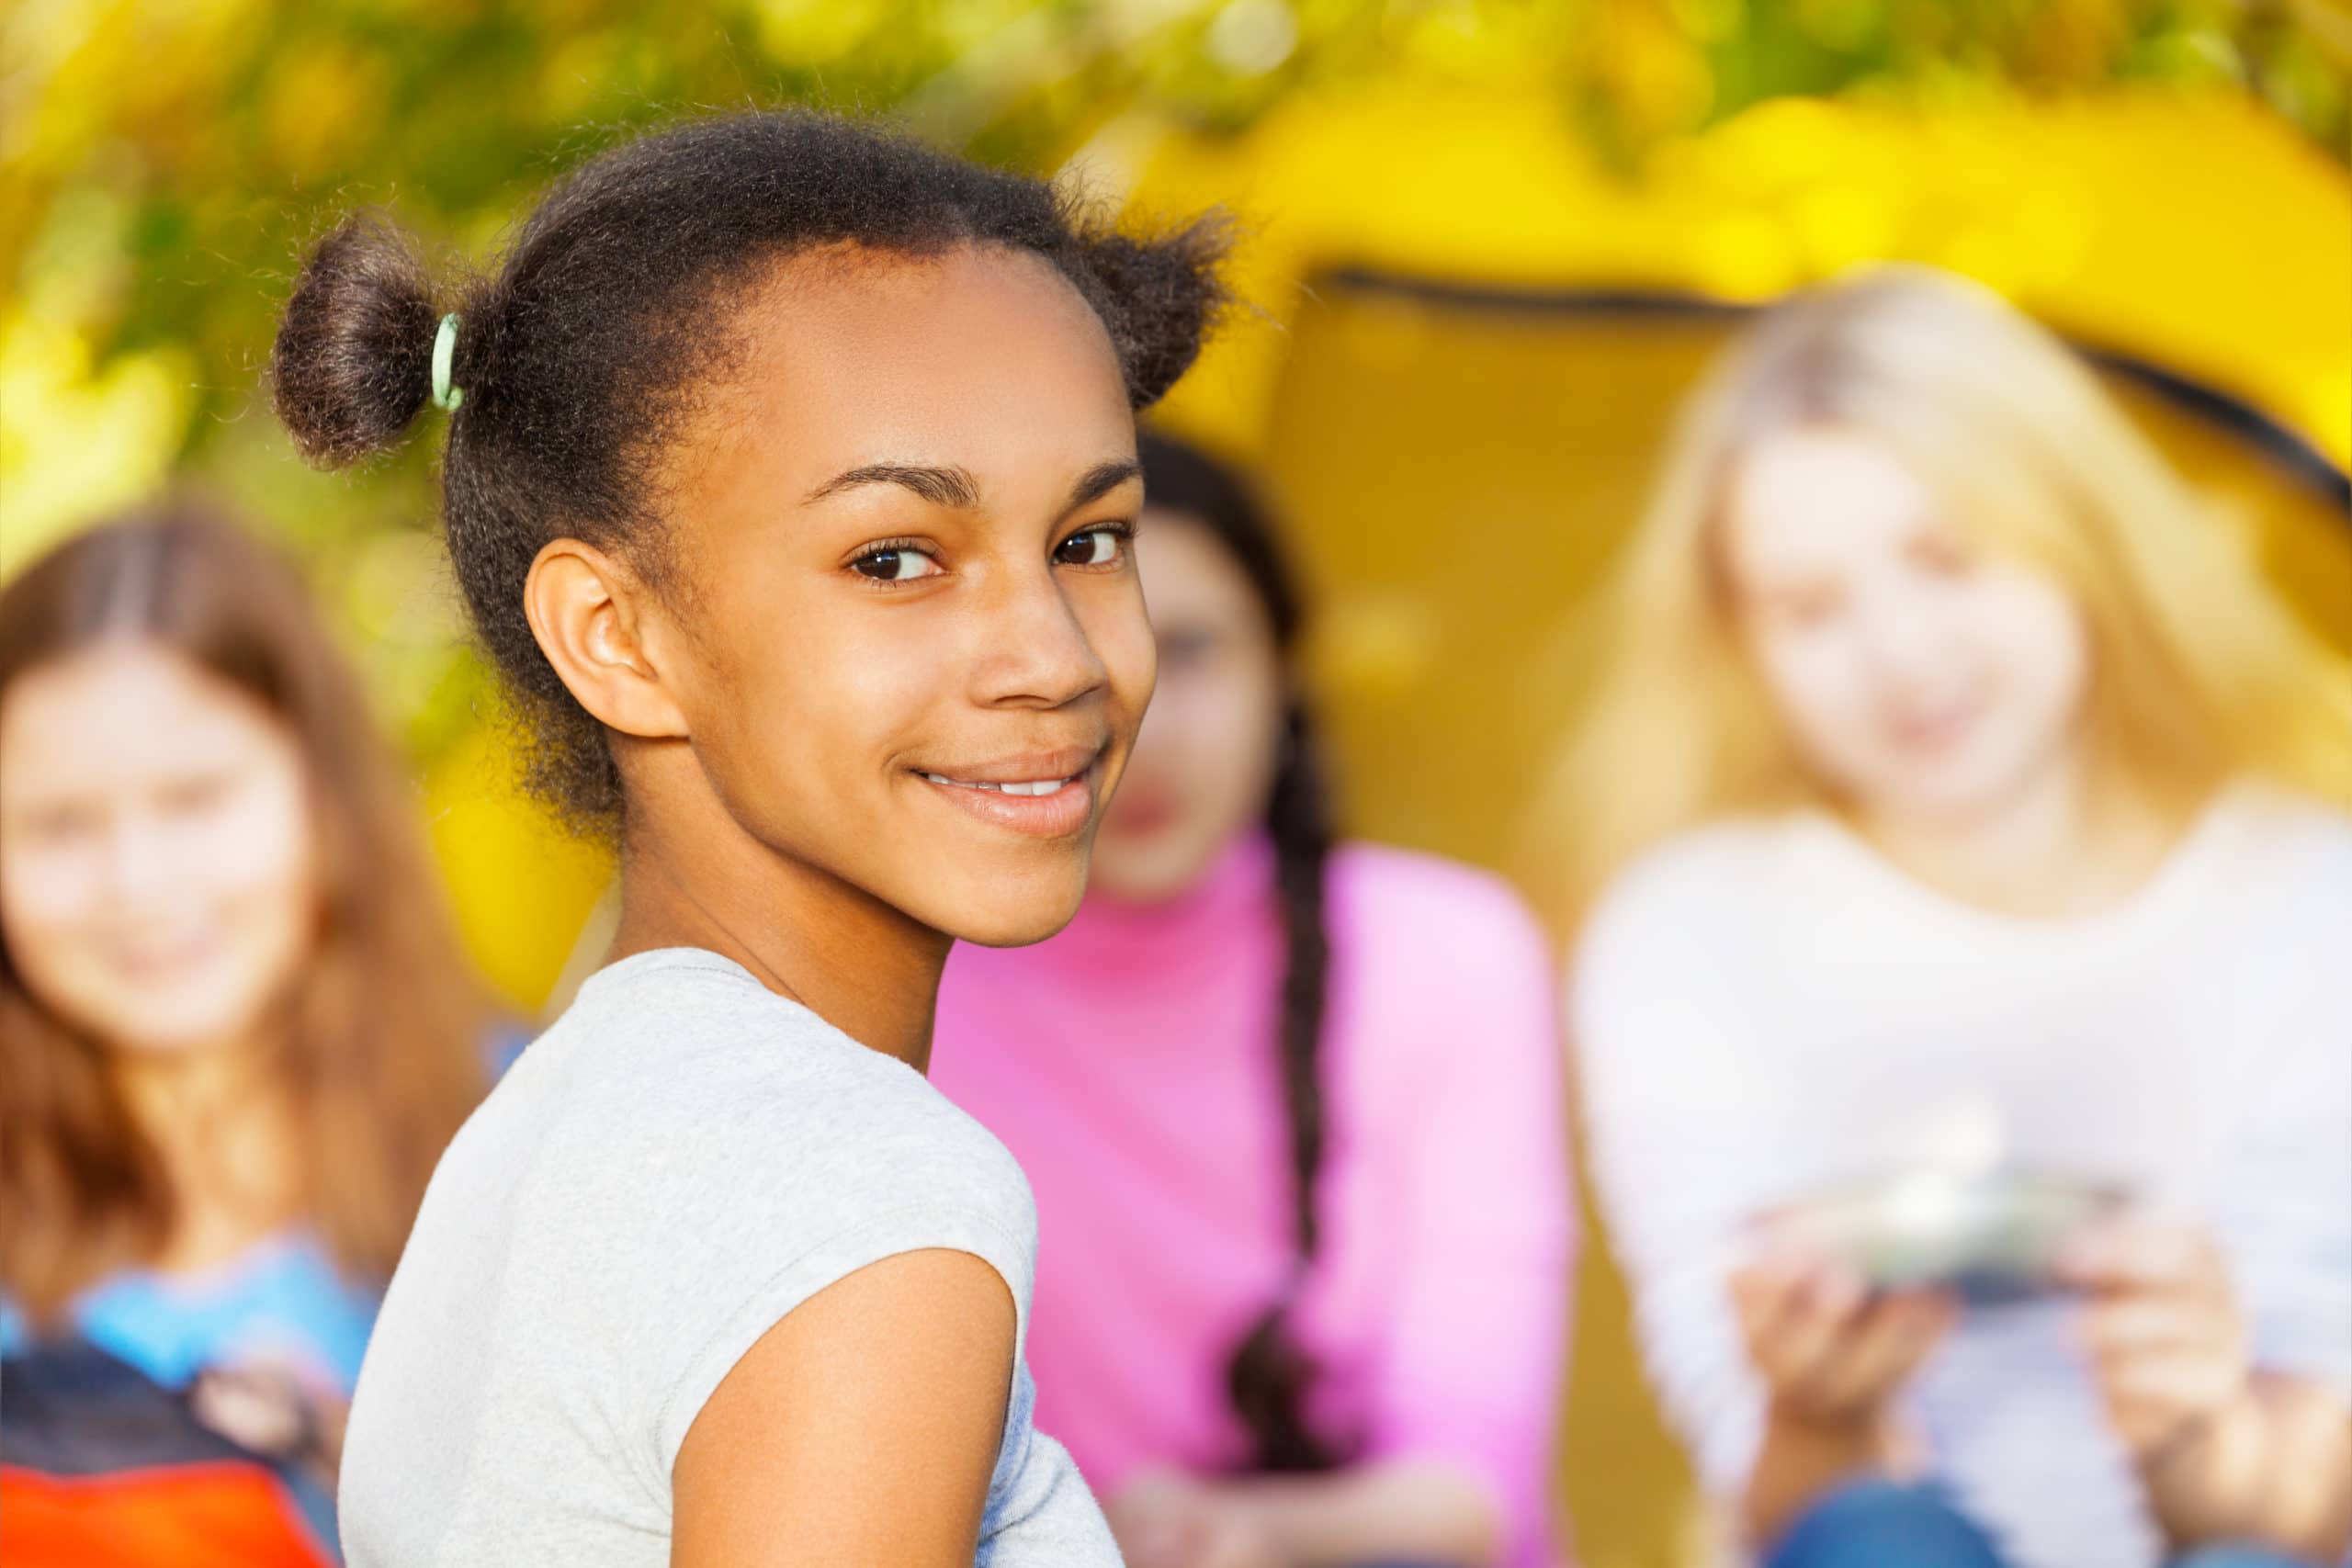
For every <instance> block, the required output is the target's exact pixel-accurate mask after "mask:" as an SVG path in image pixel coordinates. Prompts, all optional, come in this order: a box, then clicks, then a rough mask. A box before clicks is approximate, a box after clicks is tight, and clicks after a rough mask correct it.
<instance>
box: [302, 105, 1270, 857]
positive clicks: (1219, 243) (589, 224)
mask: <svg viewBox="0 0 2352 1568" xmlns="http://www.w3.org/2000/svg"><path fill="white" fill-rule="evenodd" d="M842 243H847V244H854V245H859V246H864V247H867V248H869V249H872V250H874V251H877V252H882V253H886V254H893V255H903V256H931V255H936V254H941V253H943V252H945V251H949V250H952V249H955V248H956V247H958V246H961V245H967V244H985V245H1000V246H1004V247H1007V248H1009V249H1012V250H1016V251H1026V252H1029V253H1032V254H1035V255H1038V256H1041V257H1043V258H1044V259H1045V260H1046V262H1048V263H1050V264H1051V265H1053V266H1054V267H1055V268H1056V269H1057V271H1059V272H1060V273H1061V275H1062V276H1064V277H1067V278H1068V279H1069V282H1070V283H1071V285H1072V286H1073V287H1074V288H1077V290H1078V291H1079V293H1080V296H1082V297H1083V298H1084V299H1086V301H1087V302H1088V303H1089V304H1090V305H1091V306H1092V307H1093V309H1094V311H1095V313H1096V314H1097V315H1098V316H1100V317H1101V318H1102V321H1103V326H1104V327H1105V328H1106V329H1107V330H1108V332H1109V333H1110V338H1111V343H1112V345H1113V347H1114V350H1115V351H1116V353H1117V355H1118V359H1119V365H1120V367H1121V370H1122V372H1123V374H1124V375H1125V380H1126V388H1127V397H1128V400H1129V401H1130V402H1131V403H1132V404H1133V405H1134V406H1135V407H1136V408H1137V409H1142V408H1145V407H1147V406H1148V405H1149V404H1151V403H1152V402H1154V401H1155V400H1158V399H1159V396H1160V394H1162V393H1163V392H1165V391H1166V390H1167V389H1169V387H1170V385H1172V384H1173V383H1174V382H1175V380H1176V378H1178V377H1179V376H1181V375H1182V374H1183V373H1184V371H1185V369H1186V368H1187V367H1189V366H1190V365H1191V364H1192V362H1193V357H1194V355H1196V354H1197V353H1198V352H1199V348H1200V344H1201V340H1202V338H1203V336H1204V333H1206V331H1207V329H1208V327H1209V325H1210V323H1211V321H1213V319H1214V318H1215V316H1216V314H1217V312H1218V310H1220V308H1221V307H1222V305H1223V302H1224V298H1225V297H1224V294H1223V291H1222V289H1221V287H1220V284H1219V281H1218V265H1219V263H1220V261H1221V260H1222V257H1223V254H1224V250H1225V227H1224V224H1223V221H1222V220H1221V219H1219V218H1218V217H1217V216H1216V215H1215V214H1211V215H1209V216H1207V217H1204V218H1202V219H1199V220H1195V221H1193V223H1192V224H1190V225H1189V226H1187V227H1184V228H1182V229H1180V230H1177V231H1173V232H1170V233H1167V234H1163V235H1159V236H1158V237H1151V238H1137V237H1134V236H1130V235H1125V234H1121V233H1118V232H1115V231H1113V230H1112V229H1111V228H1110V227H1108V226H1107V225H1106V224H1105V223H1104V222H1103V221H1102V220H1100V218H1099V217H1098V216H1097V215H1096V214H1094V213H1092V212H1091V211H1090V210H1089V209H1087V208H1086V207H1085V206H1084V205H1083V203H1081V202H1080V200H1079V199H1078V198H1077V197H1074V196H1073V195H1071V194H1070V193H1069V192H1067V191H1063V190H1059V189H1057V188H1056V187H1055V186H1051V185H1048V184H1046V183H1045V182H1043V181H1040V180H1035V179H1031V178H1027V177H1025V176H1023V175H1012V174H1006V173H1002V172H1000V171H996V170H990V169H984V168H980V167H978V166H976V165H974V164H967V163H965V162H963V161H961V160H959V159H956V158H953V157H949V156H947V155H945V154H944V153H941V152H934V151H933V150H931V149H929V148H926V147H923V146H921V145H919V144H918V143H915V142H913V141H909V140H906V139H904V138H902V137H900V136H898V135H894V134H891V133H889V132H887V131H885V130H880V129H878V128H876V127H875V126H873V125H869V124H865V123H861V122H858V121H855V120H852V119H847V118H840V117H837V116H833V115H827V114H820V113H814V112H809V111H802V110H787V111H777V112H762V113H746V114H730V115H726V116H721V117H717V118H709V119H705V120H699V121H694V122H690V123H687V124H684V125H681V126H677V127H674V128H672V129H670V130H664V131H661V132H658V133H656V134H652V135H649V136H646V137H644V138H642V139H640V140H638V141H632V142H629V143H628V144H626V145H623V146H621V147H618V148H616V149H615V150H613V151H611V152H606V153H605V154H604V155H602V156H601V157H598V158H596V159H594V161H593V162H591V163H589V164H585V165H584V166H582V168H580V169H579V170H577V171H576V172H574V173H573V174H572V175H570V176H569V177H568V178H566V179H565V180H564V181H563V182H562V183H561V184H560V185H559V186H557V187H556V188H555V189H554V190H553V191H552V192H550V193H549V194H548V197H547V198H546V199H545V200H544V201H542V202H541V203H540V204H539V207H538V209H537V211H536V212H534V213H533V214H532V215H531V218H530V220H529V221H528V222H526V224H525V225H524V226H523V229H522V231H521V233H520V234H519V235H518V236H517V237H516V239H515V243H514V244H513V246H512V248H511V249H510V250H509V251H508V252H507V254H506V256H505V259H504V262H503V265H501V266H500V267H499V268H498V270H497V271H496V272H495V273H494V274H493V275H492V276H487V277H482V278H478V279H471V280H467V281H464V282H461V283H459V284H457V285H455V286H453V287H450V288H447V289H440V288H435V283H434V280H433V278H432V276H430V275H429V274H428V272H427V271H426V269H425V267H424V265H423V263H422V262H420V261H419V260H418V258H417V254H416V251H415V249H414V247H413V245H412V244H411V243H409V242H408V241H407V239H406V238H405V237H403V236H402V235H401V232H400V231H398V230H397V229H396V228H394V227H393V226H392V225H391V224H390V222H389V221H387V220H385V219H383V218H382V217H380V216H378V215H375V214H370V213H365V212H363V213H359V214H356V215H354V216H353V217H351V218H349V219H348V220H345V222H344V224H343V225H342V227H340V228H338V229H336V230H335V231H334V232H333V233H331V234H329V235H328V236H327V237H326V239H325V240H323V241H322V242H321V243H319V245H318V246H317V248H316V249H315V250H313V251H312V252H311V256H310V259H309V261H308V263H307V264H306V265H304V267H303V268H302V272H301V276H300V279H299V281H298V282H297V284H296V286H295V289H294V294H293V297H292V299H289V300H288V302H287V306H286V314H285V318H284V321H282V322H281V324H280V325H279V328H278V333H277V346H276V348H275V350H274V351H273V353H272V355H271V375H272V379H273V382H274V384H275V389H276V398H277V415H278V418H279V419H280V420H282V421H283V422H284V423H285V425H286V427H287V429H288V431H289V432H291V433H292V434H293V437H294V441H295V444H296V446H299V447H300V449H301V451H302V454H303V456H304V457H308V458H309V459H310V460H311V461H312V462H313V463H317V464H320V465H322V466H328V467H341V466H344V465H347V464H351V463H355V462H357V461H359V460H361V459H363V458H365V457H370V456H372V455H374V454H376V453H379V452H381V451H383V450H385V449H387V448H389V447H390V446H392V445H393V444H394V443H395V442H396V441H398V440H399V438H400V436H401V433H402V432H403V431H404V430H406V429H407V427H408V425H409V423H410V422H411V421H413V419H414V418H415V417H416V414H417V412H418V411H419V410H420V409H422V408H423V407H424V404H425V402H426V400H427V399H428V398H429V397H430V396H431V393H432V357H433V348H434V340H435V333H436V328H437V323H438V321H439V319H440V317H441V315H442V314H443V312H444V311H448V310H454V311H456V312H458V314H459V317H460V321H459V327H458V340H457V344H456V358H455V370H454V375H453V380H454V382H455V383H456V385H457V386H458V387H459V388H461V389H463V393H464V397H463V400H462V402H461V403H460V405H459V406H458V409H457V410H456V411H455V412H453V414H452V416H451V418H450V422H449V437H448V447H447V453H446V455H445V457H444V458H443V466H442V514H443V521H444V524H445V526H446V530H447V536H448V544H449V553H450V556H451V558H452V559H453V561H454V563H455V565H456V568H457V575H458V582H459V584H460V585H461V586H462V588H463V589H464V591H465V595H466V601H467V604H468V605H469V608H470V610H471V612H472V617H473V623H474V626H475V629H476V631H477V633H478V634H479V636H480V637H481V641H482V643H483V645H484V646H485V647H486V648H487V649H488V650H489V654H490V657H491V659H492V661H493V662H494V663H495V664H496V666H497V668H498V670H499V671H500V673H501V674H502V676H503V678H504V681H505V682H506V685H507V687H508V689H509V690H510V691H511V692H512V693H513V694H514V695H515V699H516V701H517V705H518V707H519V708H520V710H521V712H522V714H523V716H524V717H525V718H526V722H527V725H528V729H529V732H530V741H531V746H530V750H531V757H530V766H529V769H528V777H529V779H530V782H531V784H532V785H533V787H534V788H535V789H536V790H537V792H538V793H539V794H540V795H543V796H544V797H545V798H547V799H548V801H549V802H550V803H551V804H553V805H555V806H556V807H558V808H559V809H560V810H561V811H562V812H563V813H564V815H565V816H567V817H568V818H571V820H573V821H574V822H575V823H581V824H584V825H591V826H597V827H606V828H609V827H610V826H612V825H614V824H616V823H617V821H618V820H619V818H620V815H621V806H622V800H621V786H620V776H619V773H618V771H617V769H616V767H615V765H614V762H613V760H612V756H611V753H610V750H609V749H608V747H607V745H606V743H605V732H604V729H603V727H602V726H601V725H599V724H598V723H597V722H596V720H595V719H594V717H593V716H590V715H589V714H588V712H587V711H586V710H585V709H583V708H582V707H581V706H580V705H579V704H578V703H576V702H575V701H574V700H573V699H572V697H571V693H570V692H569V691H567V690H566V689H565V687H564V685H563V682H561V680H560V679H559V678H558V676H557V675H556V672H555V670H554V668H553V667H552V666H551V665H549V664H548V661H547V659H546V657H545V655H543V654H542V653H541V652H540V650H539V647H538V643H537V640H536V639H535V638H534V637H532V635H531V629H530V626H529V625H528V623H527V622H526V619H525V617H524V613H523V584H524V580H525V578H526V575H527V574H528V572H529V570H530V566H531V562H532V561H533V559H535V558H537V554H538V552H539V550H540V548H541V547H543V546H545V545H546V544H547V543H548V541H550V540H552V539H557V538H562V537H567V536H569V537H574V538H580V539H582V540H585V541H586V542H588V543H590V544H593V545H595V546H596V547H599V548H603V549H612V550H615V551H616V553H621V554H623V555H625V557H626V558H628V559H629V560H630V561H631V562H632V563H633V564H634V565H635V566H637V567H638V568H639V570H642V571H644V572H646V574H647V575H648V577H649V578H650V580H651V581H654V582H655V583H656V584H657V586H658V585H660V584H661V583H662V581H664V578H665V574H666V570H667V562H666V558H665V555H664V551H663V547H662V546H663V542H662V534H661V524H660V521H659V518H658V515H657V511H656V502H657V499H658V498H657V497H656V495H655V494H654V485H653V482H652V481H653V478H654V476H655V474H656V473H657V472H658V471H659V460H660V457H661V456H662V448H663V446H664V445H665V443H666V442H668V441H669V440H671V439H672V438H673V437H674V436H675V435H676V434H677V433H678V432H679V430H680V428H681V425H682V423H683V422H684V420H685V419H686V418H688V417H689V416H691V415H692V414H693V412H695V409H696V408H697V407H698V406H699V400H700V398H701V397H702V396H703V395H704V394H705V393H707V390H708V389H709V386H710V384H711V383H712V382H713V381H714V380H715V379H717V378H722V377H724V376H725V375H726V374H727V373H728V371H729V368H730V364H731V361H732V359H733V358H734V356H735V355H737V354H738V353H739V352H740V348H741V344H740V343H739V342H738V341H737V339H738V335H739V334H736V333H730V332H729V331H728V330H727V327H728V325H729V321H730V319H731V318H730V312H729V310H728V309H727V306H728V304H729V293H730V291H731V290H734V289H737V288H741V287H742V286H743V285H745V284H746V283H748V282H750V281H751V280H752V279H754V278H756V277H758V276H762V275H763V273H764V272H765V271H767V270H768V269H770V268H772V267H773V266H774V265H775V264H776V263H778V262H779V261H781V260H783V259H784V258H786V257H787V256H789V255H791V254H795V253H797V252H801V251H805V250H809V249H812V248H815V247H818V246H823V245H831V244H842Z"/></svg>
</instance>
